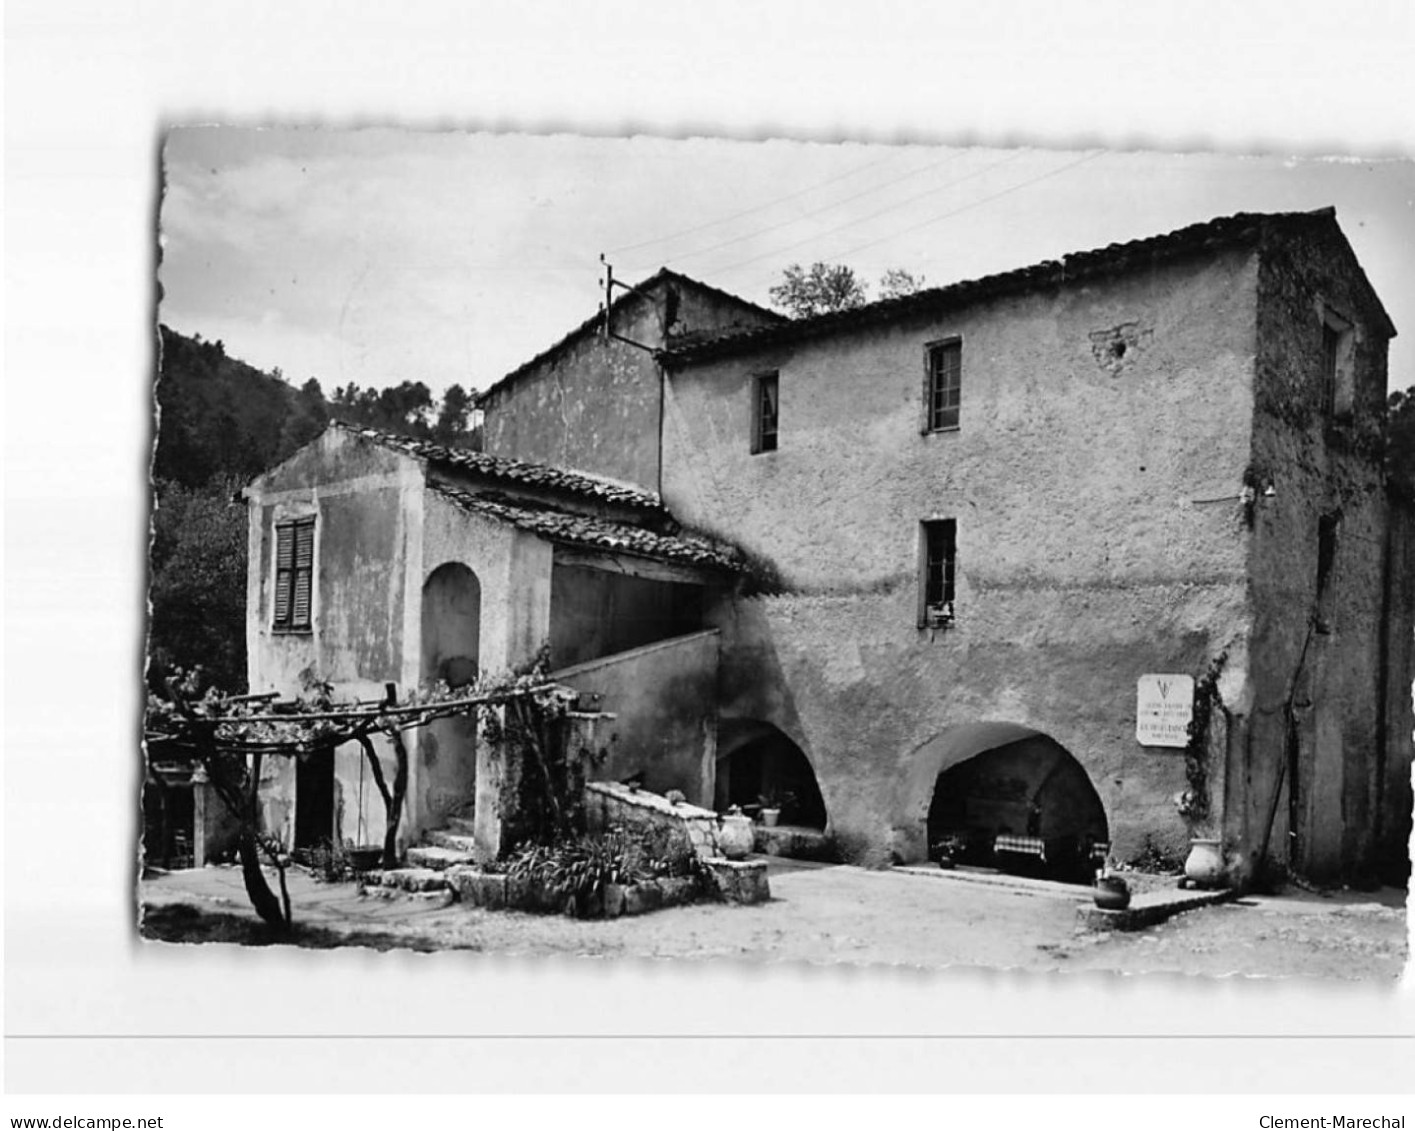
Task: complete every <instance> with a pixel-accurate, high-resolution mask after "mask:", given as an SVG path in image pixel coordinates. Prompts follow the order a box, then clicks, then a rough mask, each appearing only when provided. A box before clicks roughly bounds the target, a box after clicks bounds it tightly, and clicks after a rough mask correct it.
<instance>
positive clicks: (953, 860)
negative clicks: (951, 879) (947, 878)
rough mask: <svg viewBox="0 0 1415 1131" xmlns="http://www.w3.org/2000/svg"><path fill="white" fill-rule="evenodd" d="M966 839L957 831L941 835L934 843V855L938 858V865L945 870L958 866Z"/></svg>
mask: <svg viewBox="0 0 1415 1131" xmlns="http://www.w3.org/2000/svg"><path fill="white" fill-rule="evenodd" d="M964 845H965V841H964V839H963V837H961V836H960V835H959V834H957V833H949V834H947V835H946V836H943V837H941V838H940V839H939V840H938V841H937V842H935V844H934V855H935V857H936V859H937V860H938V866H939V867H940V868H943V869H945V870H947V869H950V868H954V867H957V864H958V861H959V859H960V858H961V857H962V856H963V849H964Z"/></svg>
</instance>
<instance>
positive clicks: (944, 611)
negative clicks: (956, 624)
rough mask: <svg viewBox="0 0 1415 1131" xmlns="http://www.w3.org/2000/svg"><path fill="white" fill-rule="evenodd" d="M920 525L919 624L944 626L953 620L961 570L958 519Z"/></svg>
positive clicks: (931, 521)
mask: <svg viewBox="0 0 1415 1131" xmlns="http://www.w3.org/2000/svg"><path fill="white" fill-rule="evenodd" d="M919 525H920V534H921V536H920V539H919V542H920V545H919V551H920V558H921V559H922V560H921V562H920V565H921V567H922V568H921V574H922V576H921V577H920V579H919V581H920V584H919V625H920V627H921V628H922V627H935V628H936V627H942V626H944V625H947V624H949V623H951V622H952V620H953V599H954V580H955V574H956V572H957V568H958V520H957V519H952V518H942V519H931V520H928V521H925V522H922V523H920V524H919Z"/></svg>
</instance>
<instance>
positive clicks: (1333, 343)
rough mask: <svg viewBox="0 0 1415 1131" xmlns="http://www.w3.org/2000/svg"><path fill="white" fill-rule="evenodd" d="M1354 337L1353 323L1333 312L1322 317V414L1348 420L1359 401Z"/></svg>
mask: <svg viewBox="0 0 1415 1131" xmlns="http://www.w3.org/2000/svg"><path fill="white" fill-rule="evenodd" d="M1354 344H1355V336H1354V334H1353V333H1352V328H1351V323H1350V322H1348V321H1346V319H1344V318H1342V317H1341V316H1340V315H1338V314H1335V313H1333V312H1332V311H1330V310H1327V311H1324V312H1323V316H1322V373H1321V382H1322V383H1321V397H1322V411H1323V412H1325V413H1326V414H1327V415H1328V416H1349V415H1350V414H1351V409H1352V404H1353V402H1354V401H1355V398H1356V373H1355V367H1354V364H1353V362H1354V352H1355V351H1354V348H1353V347H1354Z"/></svg>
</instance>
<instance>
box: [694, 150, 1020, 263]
mask: <svg viewBox="0 0 1415 1131" xmlns="http://www.w3.org/2000/svg"><path fill="white" fill-rule="evenodd" d="M960 156H961V155H960V154H957V153H954V154H950V155H949V156H947V157H945V158H943V159H942V160H939V161H934V162H932V163H930V164H928V165H925V166H923V167H921V168H918V169H913V170H911V171H910V172H908V173H905V174H904V175H903V176H901V177H895V178H894V179H893V180H891V181H885V182H884V183H883V184H878V185H871V186H870V187H869V188H867V189H862V190H861V191H859V192H857V193H855V194H854V195H853V196H847V197H845V198H844V199H843V200H835V201H831V202H830V203H829V204H823V205H821V206H820V207H819V208H813V209H811V210H810V211H808V212H800V213H797V214H796V215H795V216H792V217H791V218H790V219H789V220H782V221H781V222H779V223H776V224H768V225H767V226H766V227H765V228H757V229H755V230H753V231H750V232H744V233H743V234H741V235H738V236H733V237H732V238H731V239H726V240H721V241H719V242H718V243H715V244H709V245H708V246H707V247H702V248H697V249H696V250H693V251H685V252H683V253H682V254H681V255H673V256H668V257H667V261H668V262H670V263H677V262H681V261H682V260H684V259H696V258H698V257H699V256H702V255H708V254H710V253H711V252H714V251H721V250H722V249H723V248H724V247H732V246H733V245H734V244H739V243H742V242H744V241H746V240H750V239H756V238H758V237H760V236H766V235H770V234H771V233H772V232H774V231H777V230H778V229H780V228H785V227H789V226H790V225H792V224H799V223H800V222H801V221H802V220H809V219H810V218H811V217H813V216H819V215H821V214H822V213H825V212H830V211H833V210H834V209H837V208H841V207H843V206H844V205H846V204H851V203H853V202H855V201H857V200H859V199H860V198H861V197H865V196H869V195H870V194H871V193H875V192H880V191H881V190H883V189H888V188H893V187H894V186H895V185H898V184H903V183H904V182H905V181H907V180H910V179H912V178H913V177H918V176H922V175H923V174H924V173H928V172H932V171H933V170H934V169H938V168H941V167H942V166H944V165H947V164H950V163H951V162H953V161H956V160H958V158H959V157H960ZM1012 159H1013V158H1012V157H1008V158H1004V159H1003V161H999V162H997V163H996V164H998V165H1001V164H1004V163H1005V162H1006V161H1009V160H1012ZM992 167H993V166H989V168H992ZM986 171H987V170H986V169H984V170H980V171H979V172H977V173H969V174H967V175H965V176H962V177H959V178H957V179H955V180H952V181H948V182H945V183H944V184H942V185H936V186H935V187H934V188H931V189H928V190H927V191H926V192H923V193H919V194H917V195H916V196H914V197H911V198H910V200H917V199H918V198H919V197H920V196H928V195H929V194H930V193H934V192H939V191H941V190H943V189H945V188H949V187H950V186H952V185H955V184H959V183H961V182H963V181H966V180H969V179H971V178H972V177H975V176H978V175H980V173H982V172H986ZM905 203H907V201H906V202H905ZM885 211H888V209H886V210H885Z"/></svg>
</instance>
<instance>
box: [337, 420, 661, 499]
mask: <svg viewBox="0 0 1415 1131" xmlns="http://www.w3.org/2000/svg"><path fill="white" fill-rule="evenodd" d="M330 424H331V427H335V428H341V429H343V430H344V431H346V432H351V433H353V434H354V435H356V436H362V437H363V438H364V439H366V440H372V441H373V442H374V443H375V444H380V445H382V446H383V447H385V448H392V449H393V450H395V451H399V452H402V453H403V454H404V455H410V456H412V457H414V458H415V459H420V460H423V461H425V462H426V463H428V464H429V465H431V466H433V467H437V468H442V469H445V470H453V471H461V472H468V473H471V474H473V475H479V476H483V477H485V478H487V479H494V480H499V481H501V482H505V483H514V484H517V485H519V486H523V487H539V488H542V489H544V490H549V491H561V492H565V493H566V494H571V495H578V496H580V497H582V498H586V499H593V500H596V501H599V502H605V503H617V504H620V505H622V506H631V507H641V508H643V509H644V510H655V511H661V510H662V509H663V504H662V502H661V501H660V500H659V497H658V495H656V494H655V493H654V492H652V491H645V490H642V489H641V488H638V487H629V486H626V485H625V484H623V483H615V482H613V481H612V480H609V479H600V478H599V477H597V476H594V475H587V474H585V473H584V472H582V471H566V470H564V469H562V468H558V467H550V466H548V465H546V464H541V463H528V462H526V461H525V460H519V459H509V458H507V457H506V456H492V455H487V454H486V453H485V452H471V451H466V450H465V449H462V448H445V447H443V446H442V445H441V444H433V443H430V442H428V441H426V440H414V439H411V438H410V437H407V436H397V435H394V434H393V433H392V432H383V431H381V430H379V429H377V428H361V427H359V426H358V425H356V424H345V423H343V422H342V421H338V420H335V421H331V422H330Z"/></svg>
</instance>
